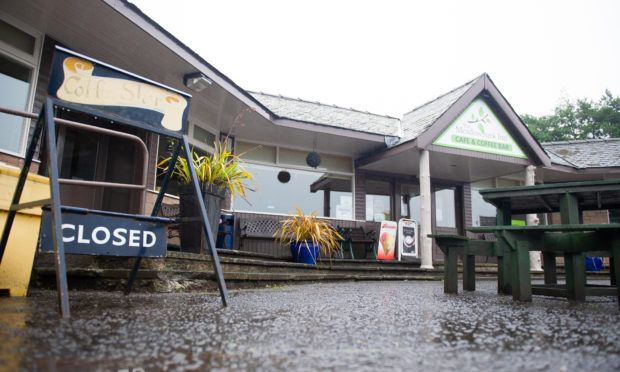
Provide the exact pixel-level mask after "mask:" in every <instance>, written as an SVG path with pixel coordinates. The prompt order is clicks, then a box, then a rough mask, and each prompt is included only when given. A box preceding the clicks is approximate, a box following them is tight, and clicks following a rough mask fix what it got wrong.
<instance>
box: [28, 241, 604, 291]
mask: <svg viewBox="0 0 620 372" xmlns="http://www.w3.org/2000/svg"><path fill="white" fill-rule="evenodd" d="M218 256H219V259H220V264H221V268H222V272H223V273H224V279H225V281H226V284H227V287H228V288H248V287H260V286H262V287H264V286H265V285H280V284H290V283H309V282H327V281H352V280H442V279H443V265H441V264H436V265H435V267H434V269H432V270H428V269H420V264H419V262H398V261H383V260H374V259H373V260H351V259H331V260H329V259H323V260H320V261H319V262H318V263H317V264H316V265H308V264H300V263H294V262H290V261H284V260H282V259H278V258H275V257H272V256H269V255H264V254H259V253H251V252H240V251H229V250H218ZM134 262H135V258H133V257H129V258H128V257H106V256H84V255H67V256H66V266H67V276H68V282H69V287H70V288H72V289H98V290H110V291H118V290H122V289H123V288H124V285H125V283H126V281H127V279H128V278H129V276H130V273H131V270H132V268H133V265H134ZM459 272H462V267H460V266H459ZM558 274H559V277H560V279H562V278H563V267H561V266H560V267H559V268H558ZM496 277H497V265H494V264H476V278H477V279H495V278H496ZM532 278H534V279H542V273H533V274H532ZM606 278H607V279H608V278H609V272H600V273H588V279H602V280H604V279H606ZM215 279H216V278H215V274H214V269H213V262H212V260H211V257H210V256H209V255H199V254H193V253H183V252H174V251H169V252H168V253H167V256H166V257H165V258H144V259H143V260H142V263H141V266H140V270H139V272H138V275H137V278H136V281H135V284H134V290H135V291H141V292H150V291H152V292H171V291H202V290H216V289H217V285H216V281H215ZM31 286H32V287H34V288H49V289H53V288H55V287H56V281H55V269H54V259H53V254H51V253H38V254H37V255H36V257H35V264H34V268H33V276H32V280H31Z"/></svg>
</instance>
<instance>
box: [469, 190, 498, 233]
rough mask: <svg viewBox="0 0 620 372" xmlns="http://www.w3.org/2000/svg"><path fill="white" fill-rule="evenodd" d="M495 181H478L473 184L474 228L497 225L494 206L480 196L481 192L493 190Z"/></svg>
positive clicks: (472, 212) (472, 209) (472, 210)
mask: <svg viewBox="0 0 620 372" xmlns="http://www.w3.org/2000/svg"><path fill="white" fill-rule="evenodd" d="M493 186H494V182H493V179H489V180H484V181H478V182H474V183H472V184H471V214H472V220H473V221H472V225H473V226H489V225H495V224H496V220H495V214H496V210H495V207H494V206H493V204H491V203H487V202H486V201H484V199H483V198H482V195H480V192H479V190H483V189H492V188H493Z"/></svg>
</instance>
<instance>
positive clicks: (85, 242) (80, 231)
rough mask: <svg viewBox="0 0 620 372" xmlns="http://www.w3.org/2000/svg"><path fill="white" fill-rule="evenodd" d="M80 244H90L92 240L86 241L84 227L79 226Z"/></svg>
mask: <svg viewBox="0 0 620 372" xmlns="http://www.w3.org/2000/svg"><path fill="white" fill-rule="evenodd" d="M77 242H78V243H80V244H88V243H90V240H88V239H84V225H78V241H77Z"/></svg>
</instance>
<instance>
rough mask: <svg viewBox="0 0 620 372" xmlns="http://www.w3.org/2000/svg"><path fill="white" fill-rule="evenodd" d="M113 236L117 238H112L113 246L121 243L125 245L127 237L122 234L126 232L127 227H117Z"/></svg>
mask: <svg viewBox="0 0 620 372" xmlns="http://www.w3.org/2000/svg"><path fill="white" fill-rule="evenodd" d="M113 234H114V237H115V238H116V239H118V240H112V244H114V245H115V246H117V247H118V246H121V245H125V243H127V239H125V237H124V235H125V234H127V229H123V228H120V227H119V228H118V229H114V232H113Z"/></svg>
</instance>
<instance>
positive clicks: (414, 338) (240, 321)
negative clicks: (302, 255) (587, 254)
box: [0, 281, 620, 372]
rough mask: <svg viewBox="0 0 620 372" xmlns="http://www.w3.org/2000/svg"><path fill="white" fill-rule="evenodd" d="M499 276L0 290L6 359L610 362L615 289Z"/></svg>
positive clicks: (155, 367)
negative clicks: (545, 289) (528, 288)
mask: <svg viewBox="0 0 620 372" xmlns="http://www.w3.org/2000/svg"><path fill="white" fill-rule="evenodd" d="M496 288H497V287H496V283H495V282H493V281H478V282H477V291H476V292H470V293H465V294H463V293H460V294H458V295H445V294H444V293H443V283H442V282H417V281H416V282H411V281H410V282H406V281H405V282H401V281H398V282H352V283H329V284H313V285H299V286H284V287H272V288H263V289H255V290H240V291H231V300H230V303H231V304H230V305H229V307H227V308H222V306H221V302H220V299H219V297H218V296H217V295H215V294H213V293H210V294H204V293H202V294H201V293H177V294H132V295H130V296H128V297H125V296H123V295H122V294H121V293H101V292H71V293H70V304H71V311H72V318H71V319H69V320H61V319H60V318H59V317H58V313H57V310H58V305H57V297H56V293H55V292H51V291H50V292H47V291H45V292H32V293H31V294H30V295H29V297H27V298H0V343H1V344H0V345H1V346H0V370H6V371H19V370H27V371H135V372H138V371H159V370H170V371H175V370H176V371H185V370H216V371H217V370H221V371H245V370H249V371H315V370H330V371H378V370H407V371H417V370H425V371H438V370H444V371H452V370H463V371H584V370H591V371H618V370H620V311H619V310H618V304H617V301H616V299H615V298H612V297H602V298H600V297H597V298H590V297H589V298H588V302H586V303H580V304H578V303H569V302H567V301H566V300H565V299H554V298H548V297H540V296H535V297H534V300H533V302H532V303H526V304H523V303H514V302H513V301H512V299H511V297H509V296H499V295H497V294H496Z"/></svg>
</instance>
